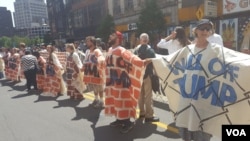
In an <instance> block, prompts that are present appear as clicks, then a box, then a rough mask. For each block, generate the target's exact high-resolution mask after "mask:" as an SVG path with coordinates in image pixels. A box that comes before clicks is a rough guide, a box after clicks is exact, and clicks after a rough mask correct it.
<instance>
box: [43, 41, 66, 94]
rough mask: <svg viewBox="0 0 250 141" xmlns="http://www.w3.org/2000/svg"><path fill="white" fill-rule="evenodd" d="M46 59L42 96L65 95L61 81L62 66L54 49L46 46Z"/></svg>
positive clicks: (63, 84) (64, 86)
mask: <svg viewBox="0 0 250 141" xmlns="http://www.w3.org/2000/svg"><path fill="white" fill-rule="evenodd" d="M47 51H48V58H47V60H46V78H45V81H46V85H45V86H44V90H43V93H42V94H41V95H43V96H53V97H56V96H59V95H62V94H65V93H66V85H65V83H64V80H63V77H62V75H63V73H64V70H63V66H62V64H61V63H60V61H59V59H58V57H57V55H56V53H55V52H54V47H53V46H52V45H48V46H47Z"/></svg>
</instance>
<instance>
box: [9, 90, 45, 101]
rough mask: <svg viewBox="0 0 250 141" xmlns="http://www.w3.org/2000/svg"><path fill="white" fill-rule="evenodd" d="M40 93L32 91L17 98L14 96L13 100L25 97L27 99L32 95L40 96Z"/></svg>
mask: <svg viewBox="0 0 250 141" xmlns="http://www.w3.org/2000/svg"><path fill="white" fill-rule="evenodd" d="M39 94H40V92H39V91H34V90H30V91H28V92H26V93H24V94H18V95H16V96H13V97H12V98H13V99H16V98H23V97H27V96H31V95H39Z"/></svg>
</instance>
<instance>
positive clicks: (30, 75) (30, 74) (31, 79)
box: [24, 69, 37, 90]
mask: <svg viewBox="0 0 250 141" xmlns="http://www.w3.org/2000/svg"><path fill="white" fill-rule="evenodd" d="M24 76H25V78H26V81H27V83H26V86H27V89H28V90H30V89H31V86H32V85H33V86H34V89H37V83H36V70H35V69H31V70H27V71H24Z"/></svg>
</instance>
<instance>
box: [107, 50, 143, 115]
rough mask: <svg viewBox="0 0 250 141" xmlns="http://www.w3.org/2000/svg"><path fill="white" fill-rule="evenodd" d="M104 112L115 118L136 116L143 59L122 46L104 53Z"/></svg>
mask: <svg viewBox="0 0 250 141" xmlns="http://www.w3.org/2000/svg"><path fill="white" fill-rule="evenodd" d="M106 66H107V67H106V68H107V69H106V93H105V94H106V96H105V114H106V115H111V116H112V115H114V116H115V117H116V118H117V119H120V120H122V119H128V118H136V107H137V102H138V98H139V95H140V89H141V84H142V78H143V75H144V71H145V69H144V67H143V61H142V60H141V59H140V58H138V57H137V56H135V55H133V54H132V53H131V52H130V51H128V50H126V49H124V48H123V47H117V48H115V49H111V48H110V49H109V51H108V53H107V55H106Z"/></svg>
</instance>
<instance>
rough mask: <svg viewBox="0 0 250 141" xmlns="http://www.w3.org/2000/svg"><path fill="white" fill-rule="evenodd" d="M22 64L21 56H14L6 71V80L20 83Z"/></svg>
mask: <svg viewBox="0 0 250 141" xmlns="http://www.w3.org/2000/svg"><path fill="white" fill-rule="evenodd" d="M20 63H21V61H20V56H19V55H17V54H15V55H12V56H11V57H10V58H9V60H8V64H7V65H6V69H5V75H6V79H8V80H12V81H18V77H20V75H21V69H20ZM22 77H23V76H22Z"/></svg>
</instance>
